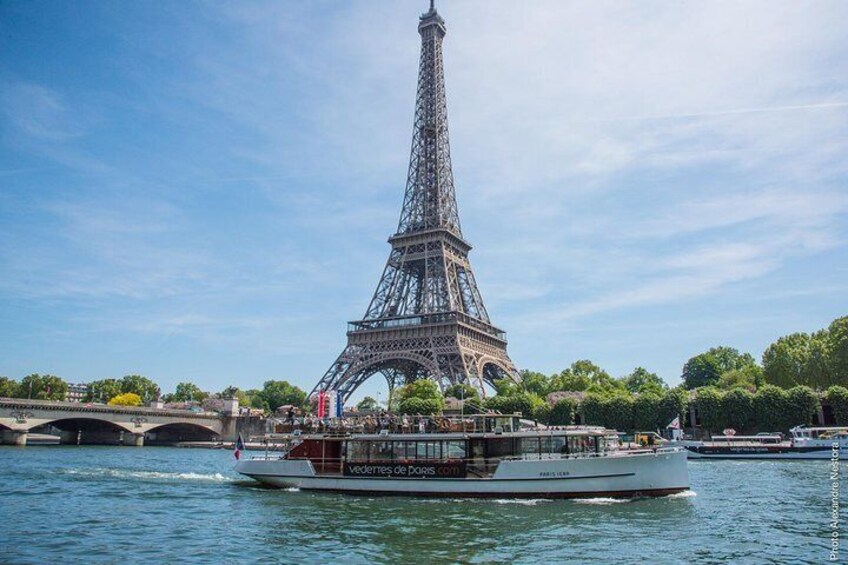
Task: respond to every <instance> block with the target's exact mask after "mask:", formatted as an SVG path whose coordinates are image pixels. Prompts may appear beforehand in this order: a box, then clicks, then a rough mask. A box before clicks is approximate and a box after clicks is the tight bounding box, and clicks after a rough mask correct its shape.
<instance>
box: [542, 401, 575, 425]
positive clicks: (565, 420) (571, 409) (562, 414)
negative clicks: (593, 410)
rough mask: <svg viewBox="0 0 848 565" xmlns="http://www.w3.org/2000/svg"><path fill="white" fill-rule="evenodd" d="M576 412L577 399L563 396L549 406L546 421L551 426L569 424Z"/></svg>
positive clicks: (572, 421)
mask: <svg viewBox="0 0 848 565" xmlns="http://www.w3.org/2000/svg"><path fill="white" fill-rule="evenodd" d="M576 413H577V401H576V400H574V399H573V398H563V399H561V400H558V401H557V402H556V404H554V405H553V406H552V407H551V411H550V415H549V416H548V423H549V424H550V425H552V426H570V425H571V424H573V423H574V414H576Z"/></svg>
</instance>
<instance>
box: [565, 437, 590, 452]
mask: <svg viewBox="0 0 848 565" xmlns="http://www.w3.org/2000/svg"><path fill="white" fill-rule="evenodd" d="M590 451H595V441H594V438H592V437H589V436H570V437H569V438H568V452H569V453H588V452H590Z"/></svg>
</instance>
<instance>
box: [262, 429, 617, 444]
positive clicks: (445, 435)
mask: <svg viewBox="0 0 848 565" xmlns="http://www.w3.org/2000/svg"><path fill="white" fill-rule="evenodd" d="M610 435H616V431H615V430H609V429H606V428H601V427H585V428H584V427H569V428H563V429H553V428H547V429H536V430H519V431H515V432H502V433H496V432H434V433H423V434H422V433H384V434H380V433H376V434H365V433H348V434H333V433H302V434H293V433H282V434H280V433H273V434H265V436H264V437H265V438H266V439H279V440H291V439H299V440H305V439H322V440H331V441H333V440H335V441H349V440H356V441H439V440H445V441H448V440H462V439H467V438H484V439H497V438H532V437H540V438H541V437H563V436H569V437H580V436H610Z"/></svg>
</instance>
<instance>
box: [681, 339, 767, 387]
mask: <svg viewBox="0 0 848 565" xmlns="http://www.w3.org/2000/svg"><path fill="white" fill-rule="evenodd" d="M754 364H756V362H755V361H754V358H753V357H752V356H751V354H750V353H739V350H737V349H734V348H732V347H726V346H720V347H712V348H710V349H709V350H707V351H706V352H704V353H701V354H699V355H696V356H694V357H692V358H691V359H689V360H688V361H687V362H686V364H685V365H684V366H683V374H682V375H681V376H682V378H683V382H684V384H685V385H686V388H688V389H690V390H691V389H693V388H699V387H702V386H708V385H712V384H716V383H717V382H718V380H719V378H720V377H721V375H722V374H723V373H726V372H728V371H732V370H733V369H742V368H743V367H746V366H748V365H754Z"/></svg>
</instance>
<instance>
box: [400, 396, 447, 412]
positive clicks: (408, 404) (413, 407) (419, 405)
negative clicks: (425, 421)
mask: <svg viewBox="0 0 848 565" xmlns="http://www.w3.org/2000/svg"><path fill="white" fill-rule="evenodd" d="M441 412H442V404H441V403H440V402H439V401H438V400H436V399H433V398H419V397H417V396H410V397H408V398H405V399H403V400H401V402H400V413H401V414H420V415H423V416H427V415H430V414H441Z"/></svg>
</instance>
